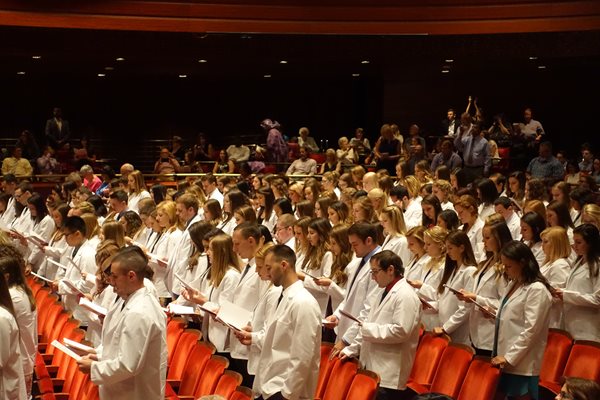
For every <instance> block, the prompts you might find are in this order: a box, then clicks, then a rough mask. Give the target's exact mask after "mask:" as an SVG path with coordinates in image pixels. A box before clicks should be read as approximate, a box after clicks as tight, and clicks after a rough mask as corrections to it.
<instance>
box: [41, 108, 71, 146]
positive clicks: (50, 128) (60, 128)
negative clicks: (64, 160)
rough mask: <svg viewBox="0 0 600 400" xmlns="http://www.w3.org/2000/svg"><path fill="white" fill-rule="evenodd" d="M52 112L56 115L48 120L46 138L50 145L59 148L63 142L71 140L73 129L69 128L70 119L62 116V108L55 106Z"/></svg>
mask: <svg viewBox="0 0 600 400" xmlns="http://www.w3.org/2000/svg"><path fill="white" fill-rule="evenodd" d="M52 114H53V115H54V117H52V118H50V119H49V120H48V121H46V139H47V140H48V144H49V145H50V146H52V147H53V148H54V149H56V150H58V149H59V148H60V147H61V146H62V145H63V143H65V142H66V141H67V140H69V137H70V136H71V129H70V128H69V121H66V120H64V119H63V118H62V110H61V109H60V108H58V107H54V110H53V111H52Z"/></svg>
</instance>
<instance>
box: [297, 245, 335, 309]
mask: <svg viewBox="0 0 600 400" xmlns="http://www.w3.org/2000/svg"><path fill="white" fill-rule="evenodd" d="M332 265H333V254H332V253H331V252H330V251H328V252H326V253H325V255H324V256H323V258H322V259H321V265H319V268H310V266H311V265H310V261H309V262H308V263H307V265H306V267H305V269H304V270H302V272H308V273H309V274H311V275H313V276H316V277H317V278H320V277H322V276H325V277H330V276H331V266H332ZM304 287H305V288H306V289H307V290H308V291H309V292H310V293H311V294H312V295H313V296H315V299H317V302H318V303H319V307H320V308H321V316H322V317H326V316H327V302H328V301H329V294H328V293H327V287H325V286H319V285H317V284H316V283H315V280H314V279H313V278H311V277H310V276H308V275H306V277H305V278H304Z"/></svg>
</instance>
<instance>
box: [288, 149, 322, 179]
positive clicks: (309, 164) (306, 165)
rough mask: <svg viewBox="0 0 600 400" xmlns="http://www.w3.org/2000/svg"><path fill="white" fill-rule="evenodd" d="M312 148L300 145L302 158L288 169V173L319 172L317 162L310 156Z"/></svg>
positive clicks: (312, 173)
mask: <svg viewBox="0 0 600 400" xmlns="http://www.w3.org/2000/svg"><path fill="white" fill-rule="evenodd" d="M309 155H310V149H309V148H308V147H300V158H299V159H297V160H295V161H294V162H293V163H292V164H291V165H290V166H289V168H288V169H287V175H314V174H316V173H317V162H316V161H315V160H313V159H312V158H309Z"/></svg>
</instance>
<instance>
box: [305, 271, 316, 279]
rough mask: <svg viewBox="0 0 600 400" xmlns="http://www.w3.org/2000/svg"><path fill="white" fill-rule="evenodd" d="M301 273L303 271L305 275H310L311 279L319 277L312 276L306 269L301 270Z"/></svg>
mask: <svg viewBox="0 0 600 400" xmlns="http://www.w3.org/2000/svg"><path fill="white" fill-rule="evenodd" d="M302 273H304V275H306V276H310V277H311V278H313V279H319V278H317V277H316V276H314V275H311V274H310V273H309V272H307V271H302Z"/></svg>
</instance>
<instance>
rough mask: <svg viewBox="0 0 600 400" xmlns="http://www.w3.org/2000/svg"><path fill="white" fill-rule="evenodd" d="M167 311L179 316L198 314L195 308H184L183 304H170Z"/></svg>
mask: <svg viewBox="0 0 600 400" xmlns="http://www.w3.org/2000/svg"><path fill="white" fill-rule="evenodd" d="M167 309H168V310H169V312H170V313H172V314H177V315H196V314H197V312H196V310H195V308H194V307H188V306H182V305H181V304H175V303H170V304H169V305H168V306H167Z"/></svg>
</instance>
